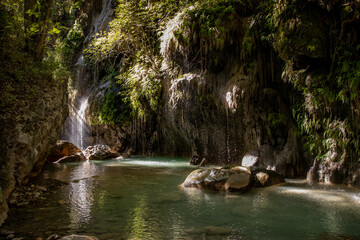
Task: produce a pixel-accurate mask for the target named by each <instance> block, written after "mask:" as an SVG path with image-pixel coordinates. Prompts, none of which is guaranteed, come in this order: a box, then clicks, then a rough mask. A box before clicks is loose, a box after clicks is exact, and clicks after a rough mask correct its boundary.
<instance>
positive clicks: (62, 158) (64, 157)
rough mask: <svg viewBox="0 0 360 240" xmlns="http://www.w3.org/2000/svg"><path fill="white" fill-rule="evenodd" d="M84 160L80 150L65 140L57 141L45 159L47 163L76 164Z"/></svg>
mask: <svg viewBox="0 0 360 240" xmlns="http://www.w3.org/2000/svg"><path fill="white" fill-rule="evenodd" d="M85 160H86V158H85V156H84V155H83V153H82V151H81V150H80V148H78V147H77V146H75V145H74V144H73V143H71V142H68V141H66V140H58V141H57V142H56V145H55V146H54V148H53V149H52V151H51V153H50V154H49V156H48V157H47V161H49V162H71V161H75V162H76V161H85Z"/></svg>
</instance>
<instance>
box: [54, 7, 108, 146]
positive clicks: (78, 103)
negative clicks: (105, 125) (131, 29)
mask: <svg viewBox="0 0 360 240" xmlns="http://www.w3.org/2000/svg"><path fill="white" fill-rule="evenodd" d="M113 15H114V10H113V9H112V0H103V1H102V8H101V12H99V13H98V14H97V15H96V16H95V17H93V18H92V20H91V29H90V32H89V34H88V35H87V36H86V38H85V40H84V43H83V45H84V48H86V46H88V44H90V43H91V41H92V40H93V39H94V37H95V36H96V34H97V33H98V32H101V31H107V30H108V25H109V22H110V21H111V20H112V18H113ZM97 68H98V66H96V65H95V66H94V67H93V68H91V66H89V65H88V64H87V63H86V61H85V58H84V56H83V54H80V56H79V58H78V60H77V62H76V64H75V65H74V71H73V81H74V83H73V85H72V87H69V88H70V89H69V92H70V93H69V99H70V101H69V102H70V104H69V116H68V118H67V119H66V122H65V126H64V128H63V131H62V133H61V136H60V139H64V140H68V141H70V142H72V143H73V144H75V145H76V146H78V147H79V148H80V149H81V150H84V149H85V148H86V147H88V146H89V145H91V143H93V139H91V135H92V134H91V132H92V129H91V126H90V124H89V123H88V121H87V116H88V113H89V110H88V109H89V105H90V104H91V103H90V101H89V99H90V98H91V96H92V94H93V91H92V89H96V88H97V86H94V85H96V84H97V83H98V82H99V79H98V78H99V74H98V72H97ZM91 82H92V84H93V86H91Z"/></svg>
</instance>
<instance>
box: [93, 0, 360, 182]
mask: <svg viewBox="0 0 360 240" xmlns="http://www.w3.org/2000/svg"><path fill="white" fill-rule="evenodd" d="M137 3H138V4H137V5H136V7H133V6H130V5H129V4H128V3H121V4H120V10H121V11H119V12H118V13H117V15H116V17H115V21H114V22H113V24H112V26H111V27H110V31H109V33H108V34H104V35H101V36H99V38H98V39H97V40H96V41H95V43H94V44H93V46H92V48H90V49H89V51H88V53H90V55H91V54H93V56H95V59H96V60H95V61H97V63H98V62H101V63H102V64H104V63H106V61H105V60H104V59H106V60H110V61H109V62H112V63H113V64H112V67H113V71H112V73H107V74H105V75H107V76H111V74H113V73H116V74H115V75H117V77H116V78H115V77H112V78H111V79H110V80H109V79H108V78H107V77H106V76H105V77H104V79H107V81H108V82H109V83H110V82H111V84H109V86H111V87H110V88H108V89H107V90H104V91H103V92H104V94H102V95H101V96H100V95H99V96H100V97H98V98H94V100H93V102H96V103H97V106H98V107H97V108H93V109H97V110H94V111H90V113H89V114H90V115H91V119H92V120H93V122H94V123H96V124H98V125H97V127H96V129H97V131H93V133H94V132H96V133H95V134H93V136H100V135H102V130H101V129H102V128H103V127H100V126H101V125H107V126H109V124H110V125H111V126H112V127H111V128H109V127H105V128H104V129H106V131H108V130H109V129H117V130H116V131H115V132H116V134H115V133H114V134H107V135H111V136H120V135H121V139H122V140H121V144H120V145H121V146H122V147H119V148H118V149H119V150H120V149H121V151H125V149H128V150H129V151H128V152H132V153H140V154H164V155H183V156H189V157H190V156H196V157H197V158H198V159H200V160H201V159H203V158H206V159H207V160H208V162H212V163H222V164H227V163H241V162H242V161H243V160H244V161H247V159H255V160H254V161H255V162H256V164H257V165H258V166H261V167H265V168H271V169H273V170H276V171H278V172H280V173H282V174H283V175H284V176H289V177H294V176H305V174H306V172H307V171H308V170H309V169H310V166H314V168H315V167H316V166H317V167H320V169H324V171H322V170H314V171H315V172H319V174H320V175H322V176H320V177H318V175H316V174H315V175H313V176H314V178H315V179H316V180H322V179H338V180H336V182H343V183H356V182H358V180H356V179H358V175H357V174H356V172H357V171H356V170H357V168H358V162H359V145H360V144H359V142H360V139H359V137H358V136H359V134H358V133H359V129H360V128H359V124H358V119H359V99H358V98H359V97H358V96H359V94H360V93H359V91H358V89H359V84H358V77H359V71H358V70H357V69H358V67H359V66H360V65H359V60H360V59H359V56H360V54H359V49H360V47H359V40H358V39H360V38H359V37H358V32H359V27H358V26H359V24H358V23H359V19H360V18H359V14H358V12H359V7H358V5H357V4H356V1H296V0H294V1H288V0H279V1H261V2H260V1H259V2H253V1H237V0H232V1H222V0H218V1H191V2H189V3H181V4H180V3H171V2H166V3H159V2H154V3H151V4H145V2H144V1H139V2H137ZM167 8H168V9H171V11H170V12H169V14H168V15H166V17H164V16H162V15H161V11H160V13H159V11H158V10H159V9H167ZM154 9H155V10H156V11H154V12H152V11H153V10H154ZM174 9H176V10H174ZM140 10H141V11H143V12H146V13H147V14H148V15H147V19H148V21H146V22H143V21H140V22H139V19H142V18H143V17H144V15H143V14H140V15H138V16H137V15H136V14H137V13H139V12H141V11H140ZM124 13H129V14H124ZM156 13H159V15H160V17H159V15H156ZM145 15H146V14H145ZM129 16H130V17H129ZM169 16H171V17H169ZM162 17H164V18H165V20H164V21H158V19H162ZM164 22H166V24H164ZM124 26H125V27H124ZM143 28H144V29H148V31H145V32H143V31H141V29H143ZM152 30H154V32H152ZM139 31H140V32H141V34H135V35H134V36H133V35H131V34H132V33H133V32H139ZM159 32H161V33H162V34H160V36H158V33H159ZM114 36H116V38H115V37H114ZM122 39H126V41H125V40H124V41H122ZM129 43H130V44H129ZM94 52H95V53H94ZM104 66H106V64H104ZM104 69H105V70H106V69H109V68H104ZM103 72H104V71H103ZM110 72H111V71H110ZM112 92H118V94H117V95H116V96H117V97H114V96H115V95H114V94H111V93H112ZM96 99H97V100H96ZM115 103H116V104H115ZM95 105H96V104H95ZM99 109H100V111H99ZM119 109H121V111H118V110H119ZM102 110H104V111H102ZM99 112H100V113H99ZM102 117H103V118H102ZM99 125H100V126H99ZM120 133H122V134H120ZM107 144H110V145H111V143H109V142H108V143H107ZM120 145H119V146H120ZM130 150H131V151H130ZM244 157H245V158H244ZM327 163H329V164H327ZM338 163H341V164H338ZM333 165H336V166H337V167H334V166H333ZM338 165H339V166H338ZM328 166H331V167H330V168H337V169H340V170H339V172H340V173H341V174H340V175H341V177H336V178H332V177H326V176H325V175H326V174H329V172H331V171H330V170H329V169H328V168H329V167H328ZM326 169H328V170H329V171H327V170H326ZM314 171H313V172H314ZM324 174H325V175H324ZM316 176H317V177H316ZM329 182H334V181H331V180H329Z"/></svg>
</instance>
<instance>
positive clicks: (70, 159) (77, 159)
mask: <svg viewBox="0 0 360 240" xmlns="http://www.w3.org/2000/svg"><path fill="white" fill-rule="evenodd" d="M82 161H86V157H85V156H84V154H83V153H82V152H81V153H75V154H73V155H70V156H65V157H62V158H60V159H59V160H57V161H56V162H55V163H65V162H82Z"/></svg>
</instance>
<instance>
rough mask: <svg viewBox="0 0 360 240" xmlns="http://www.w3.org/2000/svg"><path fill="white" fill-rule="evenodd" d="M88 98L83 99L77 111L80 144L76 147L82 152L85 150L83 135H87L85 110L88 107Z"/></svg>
mask: <svg viewBox="0 0 360 240" xmlns="http://www.w3.org/2000/svg"><path fill="white" fill-rule="evenodd" d="M88 100H89V98H88V97H85V98H84V99H83V100H82V102H81V104H80V109H79V112H78V113H79V114H78V115H79V121H78V122H79V127H78V129H79V132H80V139H79V140H80V144H79V145H78V146H79V147H80V149H81V150H84V148H85V140H84V134H87V132H86V131H85V126H86V115H85V114H86V109H87V107H88Z"/></svg>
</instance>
